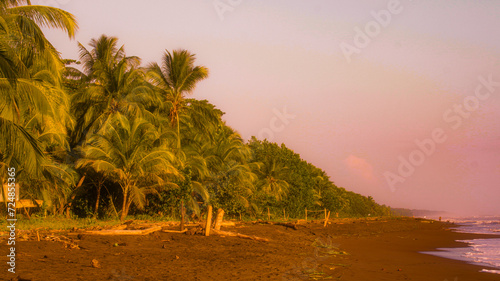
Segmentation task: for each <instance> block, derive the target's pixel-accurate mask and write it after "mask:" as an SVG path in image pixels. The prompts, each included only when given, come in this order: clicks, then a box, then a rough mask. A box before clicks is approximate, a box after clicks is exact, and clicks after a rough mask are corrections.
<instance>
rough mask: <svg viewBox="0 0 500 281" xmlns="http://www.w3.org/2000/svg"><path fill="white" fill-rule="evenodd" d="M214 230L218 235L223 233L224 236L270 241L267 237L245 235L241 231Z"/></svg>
mask: <svg viewBox="0 0 500 281" xmlns="http://www.w3.org/2000/svg"><path fill="white" fill-rule="evenodd" d="M212 232H213V233H215V234H218V235H223V236H233V237H239V238H243V239H250V240H257V241H262V242H269V239H267V238H262V237H258V236H254V235H245V234H241V233H236V232H229V231H223V230H215V229H212Z"/></svg>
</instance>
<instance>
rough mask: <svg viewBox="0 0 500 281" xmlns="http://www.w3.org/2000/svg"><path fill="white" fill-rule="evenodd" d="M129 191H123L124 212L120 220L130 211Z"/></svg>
mask: <svg viewBox="0 0 500 281" xmlns="http://www.w3.org/2000/svg"><path fill="white" fill-rule="evenodd" d="M127 191H128V190H127ZM127 191H124V192H123V204H122V214H121V216H120V220H124V219H125V217H126V216H127V213H128V210H127V200H128V198H127Z"/></svg>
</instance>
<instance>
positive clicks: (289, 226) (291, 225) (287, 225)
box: [274, 222, 297, 230]
mask: <svg viewBox="0 0 500 281" xmlns="http://www.w3.org/2000/svg"><path fill="white" fill-rule="evenodd" d="M274 224H277V225H282V226H284V227H288V228H292V229H294V230H297V225H296V224H293V223H285V222H275V223H274Z"/></svg>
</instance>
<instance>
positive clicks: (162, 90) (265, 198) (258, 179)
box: [0, 0, 391, 219]
mask: <svg viewBox="0 0 500 281" xmlns="http://www.w3.org/2000/svg"><path fill="white" fill-rule="evenodd" d="M42 27H48V28H58V29H61V30H63V31H64V32H66V33H67V34H68V36H69V37H70V38H72V37H74V34H75V32H76V30H77V28H78V25H77V23H76V20H75V18H74V17H73V16H72V15H71V14H69V13H67V12H65V11H63V10H60V9H56V8H51V7H44V6H33V5H31V4H30V2H29V1H21V0H18V1H14V0H10V1H8V0H1V1H0V134H1V139H0V171H1V172H0V180H1V181H2V182H5V178H6V171H7V169H6V167H16V170H17V181H18V182H19V183H20V184H21V186H22V194H21V196H22V197H25V198H37V199H43V205H42V206H40V210H41V211H43V212H45V213H50V214H56V215H57V214H63V213H66V214H67V215H69V214H70V213H71V212H72V213H73V214H74V215H78V216H83V217H119V218H121V219H124V218H125V217H126V216H127V215H128V214H132V213H133V214H149V215H154V216H169V217H182V219H184V215H185V213H186V211H187V213H188V214H191V215H192V216H200V212H202V211H203V210H204V209H205V208H206V206H207V205H208V204H210V205H213V206H214V207H216V208H223V209H224V210H225V211H226V213H227V214H228V215H230V216H233V217H253V218H255V217H267V215H268V213H270V214H272V215H273V216H275V217H278V216H279V217H281V216H282V214H283V213H285V214H286V215H287V216H289V217H302V216H303V215H304V213H305V210H306V209H307V210H310V211H314V210H317V211H319V210H323V209H328V210H331V211H332V212H337V213H340V214H341V215H342V216H367V215H370V214H371V215H389V214H391V210H390V208H388V207H385V206H380V205H378V204H376V203H375V202H374V201H373V199H372V198H371V197H364V196H361V195H359V194H355V193H353V192H349V191H346V190H345V189H343V188H340V187H337V186H336V185H335V184H334V183H333V182H332V181H331V180H330V179H329V177H328V176H327V175H326V173H325V172H324V171H322V170H321V169H319V168H317V167H315V166H313V165H312V164H310V163H307V162H306V161H304V160H302V159H301V158H300V156H299V155H298V154H296V153H294V152H293V151H292V150H290V149H288V148H287V147H286V146H285V145H283V144H282V145H278V144H275V143H270V142H268V141H266V140H257V139H256V138H252V139H251V140H249V141H247V142H245V141H244V140H243V139H242V138H241V136H240V135H239V134H238V133H237V131H235V130H234V129H233V128H231V127H229V126H228V125H227V124H226V123H225V122H224V121H223V119H222V117H223V115H224V113H223V112H222V111H220V110H219V109H217V108H216V107H215V106H214V105H213V104H211V103H209V102H208V101H206V100H196V99H192V98H189V94H190V93H192V92H193V90H194V89H195V88H196V85H197V83H198V82H199V81H201V80H203V79H206V78H207V77H208V75H209V71H208V69H207V68H206V67H204V66H198V65H196V58H195V55H194V54H192V53H190V52H189V51H187V50H173V51H165V54H164V56H163V58H161V62H160V63H151V64H149V65H146V66H144V67H143V66H141V65H142V64H141V60H140V58H138V57H136V56H128V55H127V54H126V52H125V48H124V46H121V45H119V42H118V38H115V37H110V36H106V35H102V36H100V37H98V38H96V39H92V40H91V41H90V43H89V44H88V45H87V46H85V45H84V44H81V43H79V44H78V46H79V50H80V56H79V58H78V60H63V59H61V58H60V56H59V54H58V52H57V51H56V49H55V48H54V47H53V46H52V45H51V43H50V42H48V40H47V39H46V38H45V36H44V34H43V32H42V29H41V28H42Z"/></svg>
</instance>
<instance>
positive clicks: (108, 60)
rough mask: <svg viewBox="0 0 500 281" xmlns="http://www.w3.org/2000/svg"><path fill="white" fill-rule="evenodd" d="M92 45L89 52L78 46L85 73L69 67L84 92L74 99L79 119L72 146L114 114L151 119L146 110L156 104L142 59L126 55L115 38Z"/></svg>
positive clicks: (95, 130)
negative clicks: (150, 105) (142, 65)
mask: <svg viewBox="0 0 500 281" xmlns="http://www.w3.org/2000/svg"><path fill="white" fill-rule="evenodd" d="M89 45H90V47H91V49H90V50H88V49H86V48H85V47H84V46H83V45H82V44H79V48H80V60H81V63H82V68H83V72H79V71H78V70H77V69H75V68H70V67H68V68H67V73H69V75H70V76H71V77H72V78H73V79H75V78H76V79H80V82H81V83H82V84H83V89H82V90H81V91H79V92H77V93H75V94H74V95H73V96H72V105H73V106H72V111H73V112H74V114H75V116H76V119H77V125H76V130H75V131H73V133H72V145H73V146H75V145H76V144H78V143H81V142H82V141H83V140H84V139H85V138H86V137H87V134H89V135H90V134H93V133H97V132H99V130H100V129H101V128H102V127H104V124H105V123H106V122H107V120H108V119H109V118H110V117H111V116H112V115H113V114H115V113H121V114H125V115H127V116H135V117H142V118H146V119H148V120H149V119H151V117H150V116H149V113H148V111H146V110H145V107H146V106H148V105H149V104H151V103H153V100H154V97H153V91H151V89H150V87H149V86H148V84H147V83H146V82H145V79H144V72H143V70H142V69H141V68H140V67H139V65H140V59H139V58H138V57H135V56H126V55H125V50H124V46H121V47H118V39H117V38H116V37H107V36H105V35H102V36H101V37H99V38H98V39H92V40H91V41H90V44H89Z"/></svg>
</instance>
